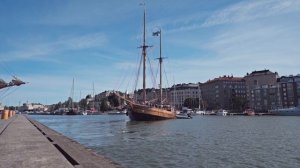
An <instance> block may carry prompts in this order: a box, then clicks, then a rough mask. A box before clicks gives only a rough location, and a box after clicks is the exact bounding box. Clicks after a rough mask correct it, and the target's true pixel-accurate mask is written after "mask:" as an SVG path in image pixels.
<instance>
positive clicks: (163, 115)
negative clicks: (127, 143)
mask: <svg viewBox="0 0 300 168" xmlns="http://www.w3.org/2000/svg"><path fill="white" fill-rule="evenodd" d="M153 35H157V36H158V35H159V36H160V57H159V58H158V60H159V63H160V97H159V103H158V104H150V103H148V102H147V100H146V59H147V48H148V47H149V46H148V45H147V44H146V10H145V8H144V16H143V44H142V46H141V47H140V48H142V57H143V92H142V95H143V101H142V102H135V101H133V100H129V99H125V101H127V103H128V115H129V118H130V119H131V120H133V121H149V120H150V121H151V120H165V119H175V118H176V113H175V112H174V111H173V110H172V109H171V106H167V105H163V100H162V77H161V76H162V70H161V68H162V60H163V58H162V57H161V30H159V31H158V32H155V33H153Z"/></svg>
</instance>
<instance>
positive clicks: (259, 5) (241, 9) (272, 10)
mask: <svg viewBox="0 0 300 168" xmlns="http://www.w3.org/2000/svg"><path fill="white" fill-rule="evenodd" d="M295 11H300V1H299V0H263V1H261V0H256V1H243V2H241V3H238V4H234V5H232V6H229V7H227V8H225V9H222V10H220V11H217V12H215V13H214V14H213V15H212V16H211V17H209V18H208V19H207V20H206V21H205V22H204V23H203V25H202V26H204V27H208V26H214V25H219V24H226V23H237V22H244V21H250V20H254V19H259V18H264V17H268V16H274V15H280V14H285V13H290V12H295Z"/></svg>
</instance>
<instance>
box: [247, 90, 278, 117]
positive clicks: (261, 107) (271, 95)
mask: <svg viewBox="0 0 300 168" xmlns="http://www.w3.org/2000/svg"><path fill="white" fill-rule="evenodd" d="M253 95H254V96H253V107H252V108H253V109H254V110H255V112H267V111H268V110H270V109H274V108H277V107H280V106H281V101H280V92H279V86H278V85H261V86H257V87H256V88H254V89H253Z"/></svg>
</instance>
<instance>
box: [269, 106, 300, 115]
mask: <svg viewBox="0 0 300 168" xmlns="http://www.w3.org/2000/svg"><path fill="white" fill-rule="evenodd" d="M269 112H270V113H271V114H273V115H278V116H300V107H292V108H285V109H276V110H270V111H269Z"/></svg>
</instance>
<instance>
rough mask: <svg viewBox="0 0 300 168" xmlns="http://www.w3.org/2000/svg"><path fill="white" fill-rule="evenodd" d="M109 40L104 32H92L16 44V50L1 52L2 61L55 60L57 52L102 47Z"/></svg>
mask: <svg viewBox="0 0 300 168" xmlns="http://www.w3.org/2000/svg"><path fill="white" fill-rule="evenodd" d="M107 42H108V39H107V36H106V35H105V34H103V33H92V34H87V35H81V36H73V37H63V38H60V39H56V40H54V41H51V42H45V41H42V42H34V43H30V44H29V43H28V44H26V43H25V44H24V43H22V44H16V48H15V49H14V50H15V51H9V52H6V53H1V54H0V57H1V58H2V61H12V60H16V59H35V60H37V59H40V60H44V59H45V61H51V60H52V61H55V59H53V58H50V57H49V56H51V54H57V53H60V52H63V51H67V50H81V49H89V48H101V47H103V46H104V45H106V44H107Z"/></svg>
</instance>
